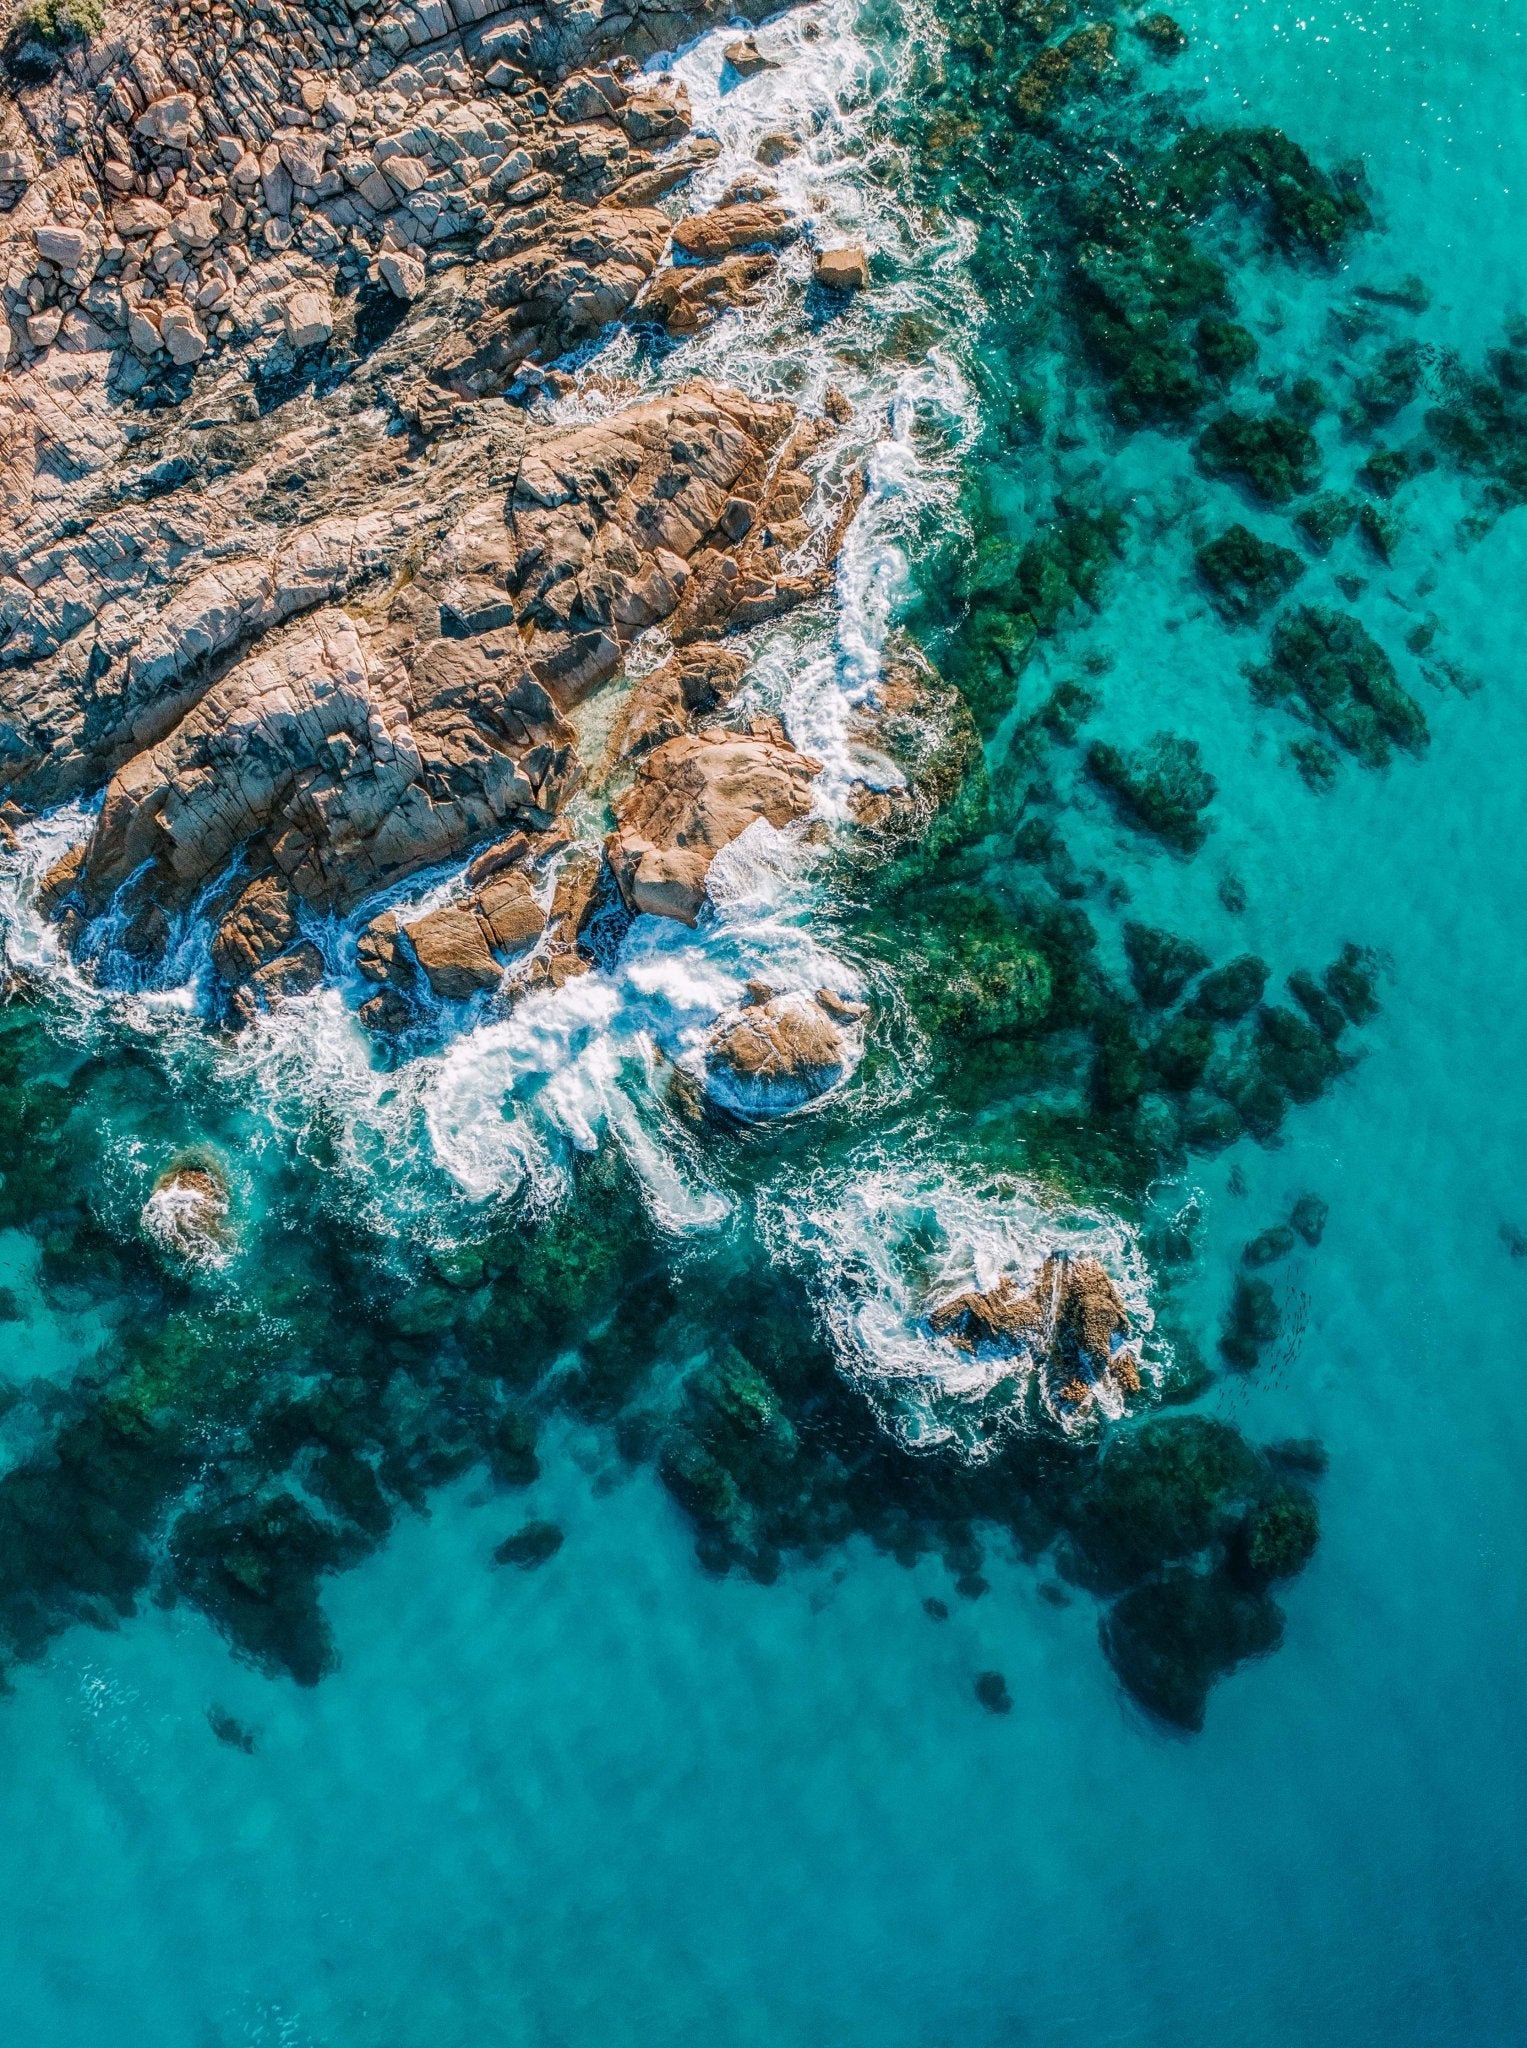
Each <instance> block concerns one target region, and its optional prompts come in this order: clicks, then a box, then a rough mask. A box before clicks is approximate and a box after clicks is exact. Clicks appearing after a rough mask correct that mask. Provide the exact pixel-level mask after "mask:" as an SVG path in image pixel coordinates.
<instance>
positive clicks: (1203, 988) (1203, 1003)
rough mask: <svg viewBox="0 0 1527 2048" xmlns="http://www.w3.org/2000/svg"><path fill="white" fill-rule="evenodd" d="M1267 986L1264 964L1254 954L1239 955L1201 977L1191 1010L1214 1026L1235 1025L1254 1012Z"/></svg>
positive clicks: (1264, 962) (1263, 961) (1265, 965)
mask: <svg viewBox="0 0 1527 2048" xmlns="http://www.w3.org/2000/svg"><path fill="white" fill-rule="evenodd" d="M1266 986H1267V962H1266V961H1265V960H1259V959H1258V958H1257V956H1256V954H1255V953H1241V954H1238V955H1237V956H1236V958H1235V959H1234V960H1227V961H1226V962H1225V965H1224V966H1223V967H1216V968H1215V970H1214V972H1213V973H1212V974H1206V975H1205V976H1204V978H1203V980H1202V981H1201V982H1200V983H1199V984H1198V987H1197V989H1196V990H1195V991H1194V995H1193V1008H1194V1010H1195V1011H1196V1012H1197V1014H1198V1015H1199V1016H1200V1017H1212V1018H1213V1019H1214V1021H1215V1022H1216V1023H1219V1024H1228V1023H1234V1022H1235V1021H1236V1019H1237V1018H1240V1017H1244V1016H1246V1015H1247V1014H1248V1013H1249V1012H1250V1011H1252V1010H1254V1009H1255V1008H1256V1006H1257V1004H1258V1003H1259V1002H1261V1000H1262V991H1263V989H1265V988H1266Z"/></svg>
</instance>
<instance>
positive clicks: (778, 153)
mask: <svg viewBox="0 0 1527 2048" xmlns="http://www.w3.org/2000/svg"><path fill="white" fill-rule="evenodd" d="M800 147H801V144H800V138H799V136H796V135H792V134H791V133H790V130H789V129H788V128H771V129H770V130H769V132H768V133H767V135H760V136H759V138H758V147H757V148H756V149H755V150H754V151H753V154H754V156H755V157H757V159H758V161H759V162H760V163H761V164H764V165H766V166H769V167H770V168H772V167H773V166H774V165H775V164H782V163H783V162H784V160H785V158H786V157H787V156H797V155H798V154H799V153H800Z"/></svg>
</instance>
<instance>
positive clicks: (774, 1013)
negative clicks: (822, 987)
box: [709, 996, 846, 1092]
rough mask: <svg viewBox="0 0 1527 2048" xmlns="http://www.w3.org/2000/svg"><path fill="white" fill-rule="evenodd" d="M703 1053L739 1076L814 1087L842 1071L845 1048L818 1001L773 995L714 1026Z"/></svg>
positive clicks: (748, 1079)
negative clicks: (725, 1021)
mask: <svg viewBox="0 0 1527 2048" xmlns="http://www.w3.org/2000/svg"><path fill="white" fill-rule="evenodd" d="M709 1056H710V1059H711V1062H712V1063H713V1064H714V1065H716V1066H720V1067H724V1068H725V1069H726V1070H727V1071H728V1072H729V1073H730V1074H732V1075H734V1076H735V1077H736V1078H737V1079H739V1080H744V1081H766V1082H768V1081H773V1082H794V1083H799V1084H801V1085H803V1086H804V1087H806V1088H807V1089H809V1090H811V1091H813V1092H814V1091H816V1090H817V1089H819V1088H821V1087H824V1086H825V1085H826V1084H827V1083H828V1082H830V1081H832V1080H835V1079H836V1078H837V1076H838V1075H839V1074H840V1073H841V1072H842V1069H843V1063H844V1060H845V1058H846V1047H845V1044H844V1040H843V1034H842V1032H841V1031H840V1030H839V1029H838V1027H837V1025H836V1024H835V1023H834V1022H833V1020H832V1018H831V1017H829V1016H828V1015H827V1013H826V1011H825V1010H824V1009H823V1008H822V1007H821V1005H820V1004H818V1003H817V1002H815V1001H813V1000H812V999H811V998H809V997H805V996H773V997H770V999H769V1000H768V1001H767V1002H763V1003H754V1004H750V1005H749V1006H748V1008H746V1009H745V1010H744V1011H743V1012H742V1013H741V1015H740V1016H738V1017H736V1018H734V1019H733V1020H732V1021H731V1022H730V1023H722V1024H721V1025H719V1026H718V1027H717V1029H716V1031H715V1032H714V1033H713V1034H712V1037H711V1041H710V1047H709Z"/></svg>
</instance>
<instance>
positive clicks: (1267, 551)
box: [1193, 524, 1304, 625]
mask: <svg viewBox="0 0 1527 2048" xmlns="http://www.w3.org/2000/svg"><path fill="white" fill-rule="evenodd" d="M1193 560H1194V563H1195V565H1196V567H1197V569H1198V574H1199V577H1200V578H1201V580H1202V581H1203V583H1204V585H1205V587H1206V588H1207V589H1208V592H1209V597H1210V601H1211V603H1212V604H1213V605H1214V608H1215V610H1216V611H1218V612H1219V613H1220V615H1221V617H1223V618H1226V619H1229V620H1231V621H1233V622H1234V623H1236V624H1238V625H1251V624H1253V623H1254V622H1255V621H1256V620H1257V619H1259V618H1261V616H1262V614H1263V612H1265V611H1266V610H1267V609H1268V607H1269V606H1271V605H1274V604H1276V603H1277V602H1278V600H1279V599H1280V598H1282V597H1286V596H1287V595H1288V593H1289V591H1290V590H1291V589H1292V588H1293V586H1294V585H1295V584H1296V583H1297V582H1298V581H1299V578H1300V577H1301V576H1302V575H1303V574H1304V563H1303V562H1302V561H1301V560H1300V558H1299V556H1298V555H1296V554H1295V552H1294V550H1293V549H1292V548H1285V547H1280V546H1279V545H1278V544H1277V542H1276V541H1269V540H1262V539H1261V538H1260V537H1259V536H1258V535H1256V534H1254V533H1252V532H1251V531H1250V529H1249V528H1247V527H1245V526H1242V525H1240V524H1236V525H1235V526H1231V527H1228V528H1227V529H1226V530H1225V532H1224V533H1222V534H1220V535H1219V536H1218V538H1217V539H1215V540H1211V541H1207V542H1206V543H1205V544H1204V546H1203V547H1201V548H1199V549H1198V551H1197V553H1196V554H1195V555H1194V557H1193Z"/></svg>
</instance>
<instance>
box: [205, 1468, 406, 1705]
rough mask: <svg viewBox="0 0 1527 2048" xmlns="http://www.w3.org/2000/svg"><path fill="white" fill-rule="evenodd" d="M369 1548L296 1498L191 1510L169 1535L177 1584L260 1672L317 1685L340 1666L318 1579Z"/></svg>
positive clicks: (367, 1543)
mask: <svg viewBox="0 0 1527 2048" xmlns="http://www.w3.org/2000/svg"><path fill="white" fill-rule="evenodd" d="M371 1547H372V1544H371V1539H367V1538H363V1537H362V1536H361V1535H360V1534H359V1532H345V1531H343V1530H340V1529H336V1528H334V1527H332V1526H330V1525H328V1524H326V1523H323V1522H321V1521H319V1520H318V1518H317V1517H316V1516H315V1515H314V1514H313V1513H312V1512H311V1511H310V1510H309V1509H307V1508H305V1507H304V1506H303V1505H302V1504H301V1502H300V1501H298V1500H297V1499H296V1498H295V1496H294V1495H292V1494H290V1493H277V1494H274V1495H273V1496H271V1497H270V1498H269V1499H265V1500H257V1501H233V1502H229V1503H228V1504H226V1505H222V1506H209V1507H205V1508H191V1509H188V1510H187V1512H186V1513H185V1514H183V1515H182V1516H181V1517H180V1519H179V1520H178V1521H177V1522H176V1524H175V1526H174V1528H173V1529H172V1530H171V1532H170V1558H171V1561H172V1564H173V1567H174V1573H175V1583H176V1585H177V1586H178V1588H179V1589H180V1591H181V1592H183V1593H184V1594H185V1595H186V1597H187V1598H188V1599H190V1600H191V1601H192V1602H193V1603H194V1605H195V1606H197V1607H198V1608H200V1609H201V1611H202V1612H203V1613H204V1614H205V1615H206V1616H207V1618H208V1619H209V1620H210V1621H211V1622H213V1623H214V1625H215V1626H216V1627H218V1628H219V1629H221V1630H222V1631H223V1633H224V1634H225V1635H227V1636H228V1638H229V1639H230V1640H231V1641H232V1643H233V1644H234V1646H235V1647H236V1648H237V1649H238V1650H240V1651H241V1652H242V1653H243V1654H244V1655H245V1656H247V1657H248V1658H249V1659H250V1661H251V1662H252V1663H254V1664H257V1665H258V1666H259V1667H260V1668H261V1669H262V1670H265V1671H270V1672H284V1673H286V1674H288V1675H289V1676H290V1677H292V1678H295V1679H296V1681H297V1683H298V1684H299V1685H316V1684H317V1682H318V1680H319V1679H320V1678H321V1677H323V1675H324V1673H325V1672H326V1671H331V1670H333V1668H334V1666H335V1665H336V1663H337V1662H338V1657H337V1653H336V1651H335V1649H334V1643H333V1638H332V1636H331V1634H330V1631H329V1626H328V1623H327V1622H326V1620H325V1619H324V1616H323V1613H322V1610H321V1609H320V1607H319V1604H318V1583H319V1580H320V1578H321V1577H322V1576H323V1574H324V1573H326V1572H329V1571H333V1570H335V1569H336V1568H338V1567H339V1566H341V1565H343V1564H346V1563H351V1562H353V1561H354V1559H355V1558H356V1557H357V1556H358V1555H361V1554H363V1553H364V1552H365V1551H366V1550H368V1549H369V1548H371Z"/></svg>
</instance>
